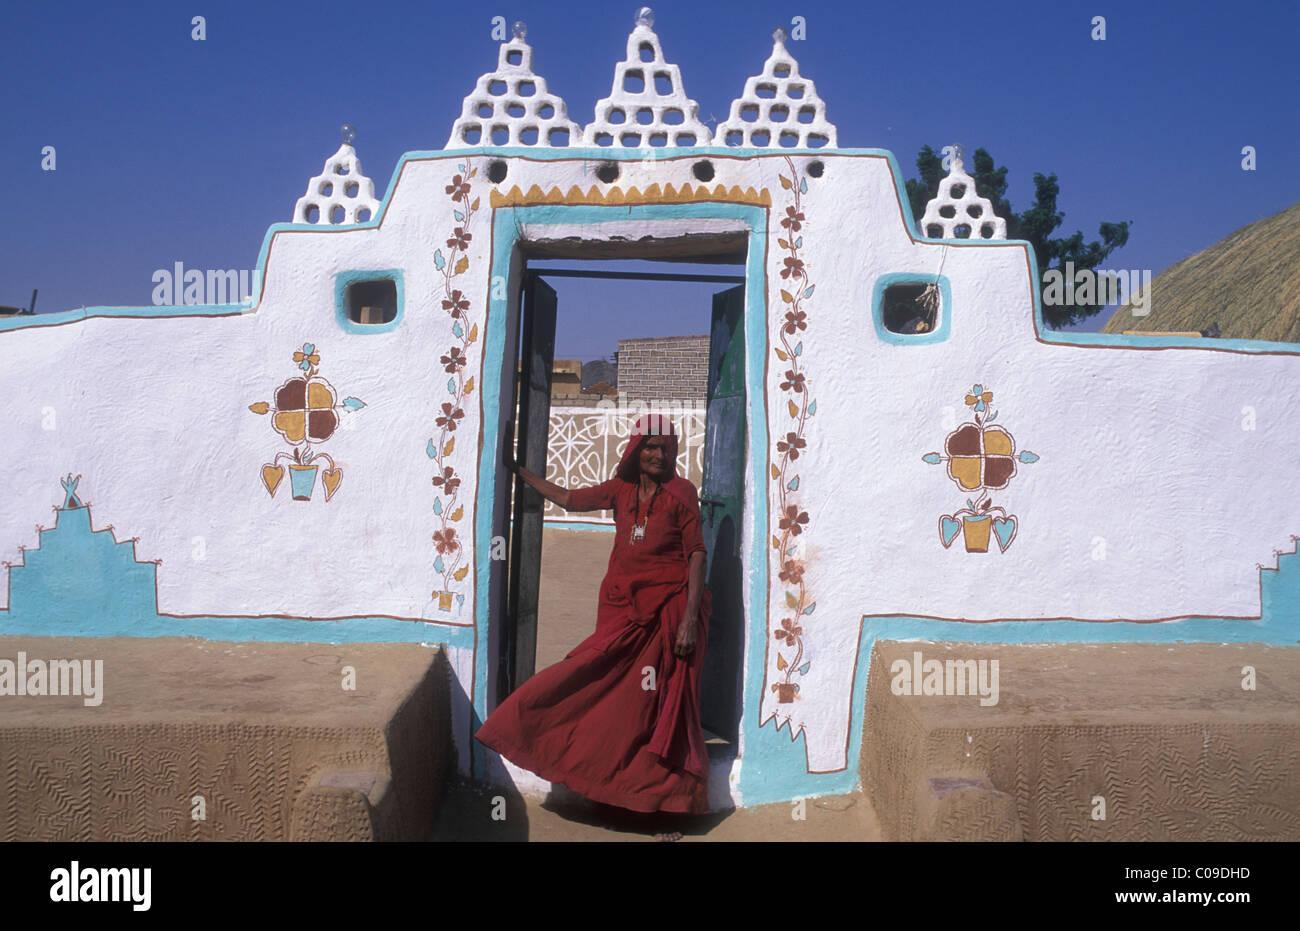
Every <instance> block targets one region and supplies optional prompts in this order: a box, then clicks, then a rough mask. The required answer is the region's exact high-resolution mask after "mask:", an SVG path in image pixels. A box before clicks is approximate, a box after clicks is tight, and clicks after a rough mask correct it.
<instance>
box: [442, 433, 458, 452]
mask: <svg viewBox="0 0 1300 931" xmlns="http://www.w3.org/2000/svg"><path fill="white" fill-rule="evenodd" d="M455 448H456V438H455V437H454V436H453V437H452V438H451V439H449V440H448V441H447V442H446V443H444V444H443V445H442V454H443V455H444V456H450V455H451V451H452V450H453V449H455Z"/></svg>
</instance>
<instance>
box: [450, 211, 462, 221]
mask: <svg viewBox="0 0 1300 931" xmlns="http://www.w3.org/2000/svg"><path fill="white" fill-rule="evenodd" d="M451 215H452V216H454V217H455V218H456V219H457V220H458V221H459V222H461V223H464V222H465V214H463V213H461V212H460V211H459V210H453V211H452V212H451Z"/></svg>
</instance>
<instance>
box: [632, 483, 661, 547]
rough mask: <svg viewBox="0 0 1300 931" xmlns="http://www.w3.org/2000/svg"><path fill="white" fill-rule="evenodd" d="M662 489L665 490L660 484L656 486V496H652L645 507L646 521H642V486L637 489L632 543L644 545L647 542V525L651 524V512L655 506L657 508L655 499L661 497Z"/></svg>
mask: <svg viewBox="0 0 1300 931" xmlns="http://www.w3.org/2000/svg"><path fill="white" fill-rule="evenodd" d="M661 488H663V486H662V485H659V484H656V485H655V490H654V494H652V495H651V496H650V501H649V502H648V503H647V504H646V507H645V520H644V521H643V520H641V486H640V484H638V485H637V489H636V510H635V511H634V512H633V516H632V542H633V543H644V542H645V528H646V524H648V523H650V512H651V510H653V509H654V506H655V498H658V497H659V489H661Z"/></svg>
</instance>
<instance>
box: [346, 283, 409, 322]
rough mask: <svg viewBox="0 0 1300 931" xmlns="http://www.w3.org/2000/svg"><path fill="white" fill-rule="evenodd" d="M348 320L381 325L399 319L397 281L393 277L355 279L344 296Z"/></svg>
mask: <svg viewBox="0 0 1300 931" xmlns="http://www.w3.org/2000/svg"><path fill="white" fill-rule="evenodd" d="M343 303H344V308H345V310H346V313H347V316H348V320H350V321H352V322H353V323H355V324H358V325H360V326H380V325H383V324H385V323H392V322H393V321H394V320H396V319H397V282H396V281H394V280H393V279H391V278H373V279H370V280H368V281H353V282H350V283H349V284H348V285H347V288H346V290H345V291H344V296H343Z"/></svg>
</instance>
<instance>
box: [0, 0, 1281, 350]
mask: <svg viewBox="0 0 1300 931" xmlns="http://www.w3.org/2000/svg"><path fill="white" fill-rule="evenodd" d="M653 6H654V9H655V14H656V22H655V30H656V32H657V33H658V35H659V38H660V40H661V42H662V43H663V46H664V50H665V54H666V56H667V58H668V60H669V61H671V62H673V63H676V64H677V65H679V66H680V67H681V69H682V78H683V83H684V85H685V89H686V92H687V93H688V94H689V95H690V96H691V97H693V98H694V99H696V100H698V101H699V103H700V111H701V116H703V117H705V118H708V117H709V116H710V115H713V116H716V117H718V118H719V119H725V117H726V115H727V113H728V110H729V108H730V103H731V100H732V99H733V98H735V97H736V96H738V95H739V94H740V92H741V91H742V89H743V87H744V82H745V79H746V78H747V77H749V76H750V75H753V74H756V73H758V72H759V70H760V69H761V67H762V63H763V61H764V59H765V58H766V57H767V55H768V54H769V52H770V49H771V30H772V28H773V27H774V26H775V25H778V24H782V23H784V24H787V25H788V24H789V23H790V21H791V19H792V17H794V16H796V15H799V16H803V17H804V18H805V21H806V29H807V38H806V39H804V40H803V41H792V42H791V43H790V45H789V48H790V50H791V52H792V53H793V54H794V55H795V57H796V58H797V59H798V61H799V63H800V69H801V71H802V73H803V74H804V75H805V76H806V77H809V78H811V79H812V80H814V81H815V82H816V85H817V89H818V92H819V93H820V95H821V96H822V98H823V99H824V100H825V101H826V104H827V114H828V116H829V118H830V120H831V121H832V122H833V123H835V124H836V126H837V127H838V131H839V142H840V145H841V146H845V147H879V148H885V149H889V150H891V151H893V152H894V154H895V156H896V157H897V158H898V161H899V163H900V164H901V165H902V167H903V169H904V172H905V174H907V175H908V176H911V175H912V174H913V173H914V162H915V158H916V153H917V150H918V149H919V148H920V147H921V146H922V145H923V144H926V143H929V144H931V145H933V146H935V147H936V148H937V147H938V146H941V145H944V144H947V143H949V142H954V141H956V142H961V143H964V144H965V145H966V146H967V148H968V149H970V150H974V149H975V148H977V147H981V146H982V147H984V148H987V149H988V150H989V151H990V152H991V153H992V154H993V156H994V158H995V159H996V160H997V163H998V164H999V165H1006V166H1008V168H1009V169H1010V171H1009V180H1010V189H1009V192H1008V193H1009V197H1010V199H1011V203H1012V205H1013V207H1014V208H1016V209H1024V208H1025V207H1027V206H1028V204H1029V201H1030V197H1031V196H1032V191H1033V182H1032V176H1033V173H1034V172H1035V171H1041V172H1044V173H1051V172H1055V173H1056V175H1057V176H1058V178H1059V179H1060V184H1061V197H1060V200H1059V203H1058V209H1060V210H1063V211H1064V213H1065V222H1064V224H1063V226H1062V228H1061V230H1060V231H1058V232H1059V233H1061V234H1068V233H1071V232H1073V231H1074V230H1076V229H1081V230H1082V231H1083V232H1084V233H1085V235H1086V236H1087V238H1089V239H1093V238H1096V232H1097V225H1098V223H1100V222H1102V221H1105V220H1115V221H1118V220H1132V221H1133V226H1132V230H1131V234H1130V242H1129V245H1128V246H1127V247H1125V248H1124V249H1123V250H1121V251H1119V252H1117V253H1115V255H1114V256H1113V257H1112V259H1111V260H1110V261H1109V262H1108V264H1109V265H1110V266H1112V267H1123V268H1149V269H1151V270H1152V272H1153V273H1159V272H1160V271H1162V270H1164V269H1165V268H1167V267H1168V266H1170V265H1172V264H1174V263H1175V262H1177V261H1179V260H1181V259H1183V258H1185V257H1187V256H1189V255H1192V254H1193V253H1195V252H1198V251H1200V250H1201V249H1203V248H1205V247H1206V246H1208V245H1210V244H1211V243H1213V242H1215V241H1217V240H1219V239H1221V238H1222V237H1224V236H1226V235H1227V234H1228V233H1230V232H1232V231H1233V230H1235V229H1237V228H1239V227H1241V226H1243V225H1245V224H1247V223H1251V222H1253V221H1255V220H1258V219H1261V218H1263V217H1266V216H1269V215H1271V214H1274V213H1277V212H1278V211H1280V210H1283V209H1285V208H1286V207H1289V206H1290V205H1292V204H1293V203H1295V202H1296V201H1297V200H1298V199H1300V193H1298V192H1297V185H1296V177H1297V174H1296V169H1297V168H1300V154H1298V153H1300V120H1298V119H1297V112H1298V111H1300V107H1297V105H1296V103H1295V100H1294V92H1295V89H1296V87H1297V84H1298V83H1300V81H1298V79H1297V77H1296V70H1295V68H1296V54H1295V51H1294V48H1293V45H1294V42H1295V38H1296V36H1297V34H1300V28H1297V27H1300V11H1297V9H1296V7H1295V6H1294V5H1292V4H1282V3H1276V2H1274V3H1259V2H1241V3H1236V4H1234V5H1231V6H1230V7H1227V8H1221V7H1216V6H1214V5H1210V4H1204V3H1196V2H1180V3H1172V2H1169V3H1164V2H1150V3H1127V4H1116V3H1103V2H1088V3H1076V2H1060V3H1052V4H1042V3H1038V4H1032V3H1011V2H1001V0H988V2H984V3H981V4H966V5H963V6H955V5H942V4H930V5H925V6H921V5H917V4H884V3H863V2H861V0H853V2H804V0H797V2H787V3H771V2H765V0H753V2H743V3H734V2H718V3H699V2H691V3H687V2H677V0H673V2H661V3H658V4H654V5H653ZM635 11H636V4H634V3H628V4H611V3H609V2H547V3H540V2H520V3H512V4H509V5H507V4H495V3H489V4H486V5H479V4H474V5H471V4H463V3H462V4H449V3H440V2H422V3H405V2H402V3H390V2H386V0H375V2H372V3H368V4H364V5H357V4H351V3H342V2H333V0H315V2H311V3H306V2H299V0H283V2H275V3H265V2H262V3H252V2H224V3H223V2H209V0H204V2H202V3H195V4H175V3H147V2H146V3H132V4H123V5H111V4H103V3H98V2H96V3H59V2H51V3H44V4H19V3H8V4H5V5H4V7H3V9H0V35H3V36H4V37H5V53H4V55H3V56H0V99H2V100H3V104H4V105H3V110H2V111H0V112H3V114H4V117H5V132H4V136H5V143H4V145H3V149H2V152H0V167H2V168H3V177H4V178H5V180H6V194H7V196H6V197H5V199H4V202H5V205H6V207H7V210H6V217H5V222H4V224H3V231H0V304H14V305H18V304H21V305H25V304H26V303H27V301H28V299H29V298H30V295H31V290H32V288H40V292H41V293H40V297H39V299H38V306H37V309H38V310H39V311H55V310H64V309H67V308H70V307H79V306H81V305H83V304H84V305H90V306H94V305H105V304H106V305H114V304H116V305H147V304H149V303H150V302H151V294H152V291H153V282H152V280H151V278H152V275H153V272H154V270H156V269H161V268H171V267H172V264H173V263H174V262H176V261H182V262H184V263H185V265H186V266H187V267H195V268H236V269H238V268H251V267H252V266H253V265H254V264H255V262H256V259H257V252H258V249H259V247H260V245H261V243H262V239H263V235H264V233H265V231H266V228H267V227H268V226H269V225H270V224H271V223H275V222H280V221H286V220H288V219H290V215H291V212H292V207H293V204H294V202H295V200H296V199H297V198H298V197H299V196H300V195H301V194H302V193H303V191H304V189H305V187H306V183H307V180H308V179H309V178H310V177H312V176H313V175H315V174H316V173H317V172H319V171H320V169H321V165H322V164H323V163H324V160H325V158H326V157H327V156H329V155H330V154H332V153H333V151H334V150H335V149H336V148H337V147H338V142H339V134H338V127H339V125H340V124H342V123H344V122H352V123H354V124H355V125H356V126H357V138H356V142H355V144H356V146H357V151H358V154H359V156H360V158H361V162H362V165H363V167H364V169H365V171H366V173H367V174H368V175H369V176H370V177H371V178H373V179H374V180H375V183H376V188H377V192H381V191H382V190H383V189H384V188H385V187H386V186H387V184H388V181H389V179H390V177H391V175H392V171H393V168H394V166H395V165H396V163H397V160H398V158H399V157H400V156H401V154H402V153H403V152H407V151H414V150H420V149H439V148H441V147H442V146H443V144H444V143H445V142H446V139H447V136H448V134H449V132H450V129H451V125H452V122H453V120H454V119H455V118H456V116H457V115H458V114H459V112H460V106H461V100H462V99H463V98H464V96H465V95H466V94H467V93H469V92H470V90H471V89H472V88H473V86H474V82H475V80H476V78H477V77H478V76H479V75H480V74H482V73H484V72H486V71H489V70H491V69H492V68H493V67H494V66H495V63H496V59H497V51H496V50H497V42H496V41H494V40H493V39H492V37H491V29H492V22H491V19H492V17H493V16H496V15H500V16H503V17H505V19H506V21H507V22H513V21H514V20H517V19H520V20H524V21H525V22H526V23H527V24H528V41H529V42H530V44H532V46H533V48H534V66H535V68H536V70H537V72H538V73H539V74H540V75H542V76H543V77H544V78H546V79H547V81H548V82H549V84H550V89H551V90H552V91H553V92H555V93H558V94H559V95H560V96H562V97H563V98H564V99H565V100H566V102H567V103H568V107H569V113H570V116H571V117H572V118H573V119H575V120H576V121H577V122H578V123H580V124H585V123H587V122H589V121H590V120H591V119H592V114H593V108H594V104H595V102H596V101H597V100H598V99H599V98H601V97H603V96H606V95H607V94H608V93H609V90H610V84H611V81H612V78H613V66H614V62H615V61H617V60H619V59H621V58H622V56H623V54H624V48H625V43H626V38H627V34H628V32H629V31H630V29H631V28H632V25H633V18H634V15H635ZM196 14H201V15H203V16H205V17H206V20H207V38H206V40H205V41H202V42H195V41H193V40H192V39H191V37H190V32H191V28H192V27H191V25H190V19H191V17H192V16H194V15H196ZM1097 15H1101V16H1105V17H1106V30H1107V38H1106V41H1104V42H1095V41H1092V39H1091V38H1090V32H1091V28H1092V27H1091V25H1090V21H1091V19H1092V17H1094V16H1097ZM47 145H53V146H55V148H56V152H57V170H56V171H53V172H46V171H42V170H41V152H42V148H43V147H44V146H47ZM1246 145H1251V146H1254V147H1255V149H1256V152H1257V170H1255V171H1243V170H1242V168H1241V160H1242V156H1241V150H1242V147H1243V146H1246ZM565 264H566V265H571V264H573V263H565ZM683 270H686V269H683ZM699 270H701V271H703V270H704V269H703V268H700V269H699ZM725 270H726V271H729V272H730V271H734V269H730V268H729V269H725ZM556 285H557V289H558V290H560V294H561V301H562V304H561V313H560V333H559V337H558V344H559V345H558V346H557V354H558V355H560V356H573V357H578V358H583V359H590V358H595V357H598V356H602V355H608V354H609V353H610V352H612V351H613V350H614V349H615V348H616V342H617V339H618V338H619V337H620V336H622V337H629V336H651V335H667V334H672V333H683V332H692V333H702V332H706V331H707V320H708V293H709V292H710V291H712V290H716V288H714V287H711V286H686V285H662V286H653V287H641V286H632V287H629V286H627V285H610V284H607V283H603V282H601V283H574V282H562V281H558V280H557V282H556ZM1157 299H1158V298H1157ZM1100 322H1101V321H1100V320H1097V321H1095V322H1094V323H1093V324H1092V328H1095V327H1096V326H1097V325H1099V324H1100Z"/></svg>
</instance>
